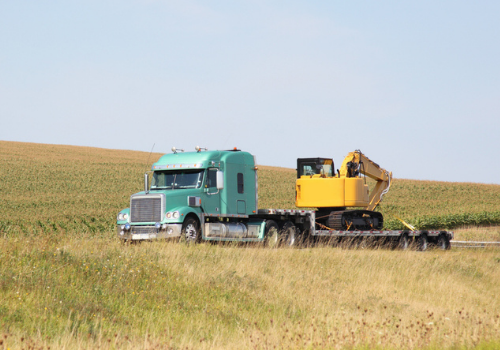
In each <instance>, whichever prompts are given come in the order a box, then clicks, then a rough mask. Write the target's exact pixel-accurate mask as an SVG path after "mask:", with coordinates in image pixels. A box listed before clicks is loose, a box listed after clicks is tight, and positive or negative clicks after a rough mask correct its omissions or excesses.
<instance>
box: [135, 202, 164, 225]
mask: <svg viewBox="0 0 500 350" xmlns="http://www.w3.org/2000/svg"><path fill="white" fill-rule="evenodd" d="M161 214H162V197H161V196H140V197H132V198H131V200H130V221H131V222H159V221H161Z"/></svg>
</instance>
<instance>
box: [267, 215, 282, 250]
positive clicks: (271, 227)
mask: <svg viewBox="0 0 500 350" xmlns="http://www.w3.org/2000/svg"><path fill="white" fill-rule="evenodd" d="M264 244H265V245H266V246H267V247H269V248H277V247H278V246H279V244H280V233H279V229H278V224H277V223H276V221H274V220H267V221H266V231H265V233H264Z"/></svg>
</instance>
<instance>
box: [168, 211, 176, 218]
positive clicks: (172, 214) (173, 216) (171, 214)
mask: <svg viewBox="0 0 500 350" xmlns="http://www.w3.org/2000/svg"><path fill="white" fill-rule="evenodd" d="M165 216H166V217H167V219H172V218H173V219H178V218H179V212H178V211H174V212H171V211H169V212H168V213H167V214H165Z"/></svg>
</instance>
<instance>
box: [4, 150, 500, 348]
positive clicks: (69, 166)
mask: <svg viewBox="0 0 500 350" xmlns="http://www.w3.org/2000/svg"><path fill="white" fill-rule="evenodd" d="M148 156H149V154H147V153H143V152H131V151H118V150H103V149H95V148H85V147H69V146H51V145H36V144H26V143H14V142H1V141H0V164H1V167H0V176H1V179H2V181H1V182H0V212H1V213H2V216H1V217H0V231H1V235H2V239H1V240H0V332H1V333H0V349H44V350H45V349H47V350H48V349H96V348H99V349H245V350H246V349H248V350H250V349H349V350H371V349H374V350H379V349H389V350H396V349H398V350H399V349H407V350H433V349H449V350H456V349H461V350H467V349H474V350H493V349H498V348H500V299H499V298H498V295H499V294H500V268H499V267H500V255H499V250H498V249H485V250H459V249H455V248H452V249H451V250H450V251H441V250H431V251H427V252H416V251H399V250H389V249H371V250H364V249H359V250H355V249H343V248H340V247H332V246H329V245H318V246H316V247H313V248H311V247H306V248H302V249H286V248H283V249H266V248H263V247H262V246H260V245H238V244H225V245H215V244H206V243H202V244H196V245H191V244H181V243H176V242H164V241H154V242H145V243H143V244H134V245H128V244H122V243H121V242H120V241H119V240H118V239H117V238H116V237H115V235H114V220H115V217H116V213H117V211H118V210H119V209H121V208H123V207H126V206H127V205H128V201H129V195H130V194H131V193H134V192H136V191H139V190H140V189H141V188H142V174H143V172H144V171H145V170H146V169H148V168H149V167H150V164H151V163H152V162H153V161H155V160H156V158H157V157H159V154H154V155H152V156H151V159H150V160H149V161H148ZM259 174H260V188H259V190H260V197H261V203H260V206H261V207H292V205H293V193H294V189H293V183H294V179H295V174H294V171H293V170H290V169H280V168H272V167H260V170H259ZM469 185H470V186H472V190H470V191H469V190H468V187H467V186H469ZM469 185H468V184H448V183H429V182H421V181H411V180H395V181H394V185H393V188H392V190H391V192H390V193H389V195H388V196H387V197H386V200H385V202H384V209H383V210H384V213H386V210H388V211H392V213H404V216H405V217H409V218H415V217H416V218H426V217H435V216H436V215H437V216H438V217H447V215H450V213H451V214H455V213H459V214H460V213H466V214H467V215H477V214H478V213H481V212H482V211H484V210H486V209H488V210H490V211H487V213H488V214H487V215H486V216H488V215H492V214H491V213H495V211H498V210H499V208H498V205H499V204H498V203H494V200H493V199H494V198H495V197H494V196H495V195H496V196H498V193H499V188H498V187H499V186H487V185H476V184H469ZM438 193H439V196H438V197H439V198H438V200H436V199H435V196H436V195H437V194H438ZM457 194H458V195H460V199H456V198H455V196H456V195H457ZM408 195H410V196H412V198H413V201H412V202H411V203H407V196H408ZM487 196H491V197H487ZM483 197H484V198H493V199H491V201H492V203H491V205H492V208H489V207H488V206H487V205H483V202H484V198H483ZM420 198H422V199H423V200H424V202H423V203H421V201H420V200H419V199H420ZM419 203H421V204H419ZM429 203H432V205H433V206H435V207H434V208H433V209H430V208H428V206H430V205H431V204H429ZM440 203H441V204H442V205H443V206H446V208H445V209H444V208H441V205H440ZM461 203H462V204H461ZM463 203H466V204H467V206H465V205H464V204H463ZM453 208H455V209H453ZM455 210H456V211H455ZM386 215H387V214H386ZM421 220H423V219H421ZM495 232H498V231H495ZM489 233H490V232H488V233H487V234H489ZM480 234H484V233H480Z"/></svg>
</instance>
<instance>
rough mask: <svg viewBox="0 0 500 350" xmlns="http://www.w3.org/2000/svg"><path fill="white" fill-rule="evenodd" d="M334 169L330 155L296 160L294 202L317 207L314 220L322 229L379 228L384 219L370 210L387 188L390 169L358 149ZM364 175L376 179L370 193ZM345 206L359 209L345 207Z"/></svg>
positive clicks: (389, 181)
mask: <svg viewBox="0 0 500 350" xmlns="http://www.w3.org/2000/svg"><path fill="white" fill-rule="evenodd" d="M334 169H335V167H334V162H333V159H330V158H299V159H297V181H296V184H295V189H296V197H295V205H296V206H297V207H299V208H317V209H318V211H317V212H316V222H317V223H318V225H320V226H321V228H322V229H330V230H346V231H352V230H380V229H382V228H383V225H384V218H383V216H382V214H381V213H379V212H376V211H374V210H375V208H376V207H377V205H378V204H379V203H380V201H381V200H382V197H383V196H384V195H385V194H386V193H387V192H388V191H389V188H390V186H391V179H392V172H388V171H387V170H385V169H382V168H381V167H380V166H379V165H378V164H377V163H375V162H373V161H371V160H370V159H369V158H368V157H366V156H365V155H364V154H363V153H362V152H361V151H360V150H356V151H354V152H350V153H349V154H348V155H347V156H346V157H345V159H344V161H343V163H342V166H341V167H340V169H339V170H337V173H335V172H334ZM362 175H364V177H363V176H362ZM366 177H369V178H371V179H373V180H375V181H376V183H375V187H374V188H373V189H372V191H371V192H370V190H369V187H368V184H367V183H366ZM348 207H354V208H363V209H352V210H346V209H347V208H348Z"/></svg>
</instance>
